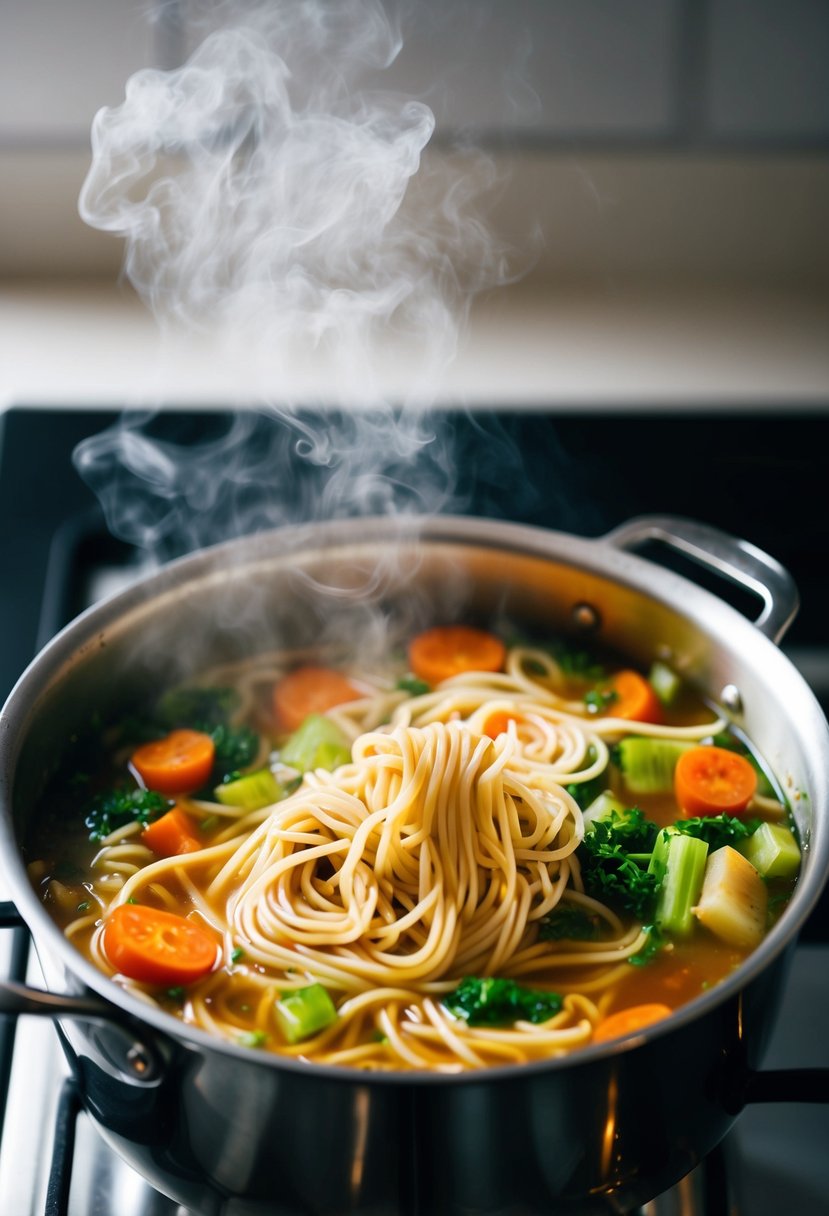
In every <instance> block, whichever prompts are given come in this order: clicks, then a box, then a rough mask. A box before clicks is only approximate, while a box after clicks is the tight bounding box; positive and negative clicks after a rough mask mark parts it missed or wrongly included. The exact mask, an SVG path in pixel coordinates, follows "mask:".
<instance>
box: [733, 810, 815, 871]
mask: <svg viewBox="0 0 829 1216" xmlns="http://www.w3.org/2000/svg"><path fill="white" fill-rule="evenodd" d="M739 851H740V852H741V853H742V855H743V857H746V858H747V859H748V860H749V861H750V862H751V864H752V865H753V866H754V868H755V870H757V871H758V873H759V874H760V875H761V877H762V878H794V877H795V876H796V874H797V872H798V870H799V869H800V845H799V844H798V843H797V841H796V840H795V838H794V835H793V834H792V832H790V831H789V829H788V828H787V827H786V826H785V824H782V823H761V824H760V826H759V828H758V829H757V831H756V832H753V833H752V835H751V836H749V838H748V840H745V841H743V842H742V844H741V847H740V850H739Z"/></svg>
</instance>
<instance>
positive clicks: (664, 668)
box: [648, 659, 682, 705]
mask: <svg viewBox="0 0 829 1216" xmlns="http://www.w3.org/2000/svg"><path fill="white" fill-rule="evenodd" d="M648 683H649V684H650V686H651V688H652V689H653V691H654V692H655V693H656V695H657V696H658V697H659V700H660V701H661V702H662V704H663V705H673V703H674V701H675V700H676V699H677V697H678V696H679V694H680V691H681V689H682V680H681V679H680V677H679V676H678V675H677V674H676V672H675V671H674V670H673V669H672V668H671V667H669V666H668V664H667V663H663V662H662V661H661V660H660V659H656V660H655V661H654V662H653V663H652V664H651V669H650V671H649V673H648Z"/></svg>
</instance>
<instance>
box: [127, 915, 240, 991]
mask: <svg viewBox="0 0 829 1216" xmlns="http://www.w3.org/2000/svg"><path fill="white" fill-rule="evenodd" d="M103 947H104V953H105V954H106V956H107V958H108V959H109V961H110V963H111V964H112V966H113V967H115V969H116V970H117V971H120V972H121V974H122V975H127V976H129V978H130V979H132V980H138V981H139V983H142V984H170V985H175V984H192V983H193V982H194V981H195V980H199V979H201V978H202V976H205V975H208V974H209V973H210V972H211V971H212V970H213V968H214V967H215V966H216V963H217V962H218V959H219V948H218V945H217V943H216V942H215V941H214V939H213V938H212V937H211V936H210V934H209V933H207V932H206V930H204V929H201V928H200V927H199V926H198V925H197V924H194V922H193V921H192V920H186V919H185V918H184V917H183V916H176V915H175V913H173V912H163V911H160V910H159V909H157V908H148V907H145V906H144V905H142V904H119V905H118V907H117V908H115V909H114V910H113V911H112V912H111V913H110V915H109V916H108V917H107V920H106V923H105V925H104V933H103Z"/></svg>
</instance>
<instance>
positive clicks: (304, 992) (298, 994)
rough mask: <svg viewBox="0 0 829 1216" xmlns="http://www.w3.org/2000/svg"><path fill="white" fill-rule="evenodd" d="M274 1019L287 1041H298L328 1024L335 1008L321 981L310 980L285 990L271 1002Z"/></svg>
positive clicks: (334, 1015)
mask: <svg viewBox="0 0 829 1216" xmlns="http://www.w3.org/2000/svg"><path fill="white" fill-rule="evenodd" d="M274 1012H275V1014H276V1020H277V1022H278V1023H279V1029H280V1030H281V1031H282V1033H283V1035H284V1036H285V1038H286V1039H287V1040H288V1042H289V1043H298V1042H299V1041H300V1040H301V1039H307V1038H309V1037H310V1036H311V1035H312V1034H316V1033H317V1031H319V1030H324V1029H325V1027H326V1026H330V1025H331V1023H332V1022H333V1021H335V1020H336V1018H337V1010H336V1007H335V1005H334V1002H333V1001H332V1000H331V997H330V996H329V995H328V990H327V989H326V988H324V987H323V986H322V984H309V985H308V987H307V988H297V990H296V991H295V992H288V993H286V994H285V996H283V997H282V998H281V1000H278V1001H277V1002H276V1005H275V1006H274Z"/></svg>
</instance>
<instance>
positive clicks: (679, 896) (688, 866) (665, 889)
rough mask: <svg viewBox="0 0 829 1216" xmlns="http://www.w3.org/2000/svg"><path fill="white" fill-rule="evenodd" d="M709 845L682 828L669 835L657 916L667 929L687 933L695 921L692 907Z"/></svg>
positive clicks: (700, 881) (657, 919)
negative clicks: (686, 833)
mask: <svg viewBox="0 0 829 1216" xmlns="http://www.w3.org/2000/svg"><path fill="white" fill-rule="evenodd" d="M707 857H708V845H707V844H706V842H705V841H704V840H700V839H698V837H696V836H684V835H682V834H681V833H680V832H674V833H668V835H667V858H666V861H665V877H664V878H663V879H662V886H661V887H660V888H659V895H658V896H657V900H656V915H655V920H656V922H657V924H658V925H659V927H660V928H661V929H663V930H664V931H665V932H666V933H673V934H675V935H676V936H677V937H687V936H688V934H689V933H690V932H691V930H692V928H693V925H694V917H693V913H692V911H691V909H692V907H693V905H694V904H695V903H696V901H697V899H698V898H699V894H700V891H701V889H702V880H703V875H704V873H705V862H706V858H707Z"/></svg>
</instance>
